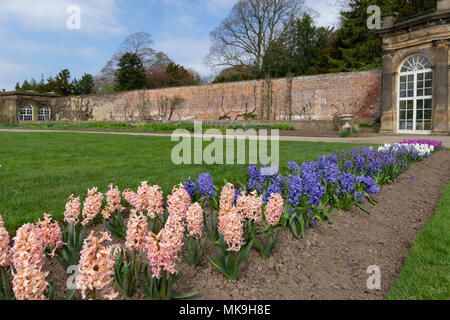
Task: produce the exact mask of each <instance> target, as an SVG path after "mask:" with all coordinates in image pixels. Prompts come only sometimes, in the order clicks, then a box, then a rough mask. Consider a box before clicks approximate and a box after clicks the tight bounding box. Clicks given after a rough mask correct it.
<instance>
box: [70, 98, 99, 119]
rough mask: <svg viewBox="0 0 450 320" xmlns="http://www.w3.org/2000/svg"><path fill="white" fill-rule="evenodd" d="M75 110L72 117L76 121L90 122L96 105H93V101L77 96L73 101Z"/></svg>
mask: <svg viewBox="0 0 450 320" xmlns="http://www.w3.org/2000/svg"><path fill="white" fill-rule="evenodd" d="M73 102H74V105H75V106H74V108H73V110H72V115H73V118H74V119H77V120H79V121H88V120H90V119H92V113H93V107H94V106H95V105H94V104H91V100H90V99H88V98H84V97H83V96H77V97H75V98H74V99H73Z"/></svg>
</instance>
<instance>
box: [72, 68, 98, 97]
mask: <svg viewBox="0 0 450 320" xmlns="http://www.w3.org/2000/svg"><path fill="white" fill-rule="evenodd" d="M72 86H73V94H75V95H83V94H92V93H94V86H95V80H94V77H93V76H92V75H91V74H88V73H85V74H84V75H83V76H82V77H81V79H80V80H77V79H74V80H73V83H72Z"/></svg>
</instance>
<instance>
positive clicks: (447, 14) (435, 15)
mask: <svg viewBox="0 0 450 320" xmlns="http://www.w3.org/2000/svg"><path fill="white" fill-rule="evenodd" d="M395 15H396V13H395V12H393V13H389V14H384V15H383V18H384V21H386V17H388V16H390V17H391V19H392V18H393V20H392V21H393V24H388V23H385V22H384V21H383V26H382V28H381V29H379V30H377V33H378V34H386V33H390V32H394V31H398V30H402V29H408V28H410V27H413V26H418V25H422V24H427V23H430V22H435V23H436V22H437V23H439V24H448V23H449V20H450V10H441V11H432V12H427V13H424V14H420V15H417V16H414V17H411V18H409V19H405V20H401V21H395V18H394V17H395ZM391 19H389V20H391Z"/></svg>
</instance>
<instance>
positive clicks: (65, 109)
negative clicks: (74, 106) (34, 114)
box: [50, 97, 72, 121]
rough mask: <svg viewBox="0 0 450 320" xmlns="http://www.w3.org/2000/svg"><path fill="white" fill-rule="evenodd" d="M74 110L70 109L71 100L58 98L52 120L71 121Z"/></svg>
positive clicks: (53, 109)
mask: <svg viewBox="0 0 450 320" xmlns="http://www.w3.org/2000/svg"><path fill="white" fill-rule="evenodd" d="M71 113H72V110H71V108H70V100H69V99H68V98H67V97H59V98H56V101H55V105H54V106H53V107H52V112H51V114H50V117H51V118H50V119H51V120H52V121H59V120H62V119H70V118H71V115H72V114H71Z"/></svg>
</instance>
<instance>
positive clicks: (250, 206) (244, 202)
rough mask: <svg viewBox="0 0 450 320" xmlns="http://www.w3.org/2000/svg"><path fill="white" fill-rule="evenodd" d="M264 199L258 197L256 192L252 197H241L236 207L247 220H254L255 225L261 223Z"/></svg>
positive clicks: (244, 195)
mask: <svg viewBox="0 0 450 320" xmlns="http://www.w3.org/2000/svg"><path fill="white" fill-rule="evenodd" d="M262 205H263V200H262V197H258V195H257V194H256V191H253V192H252V193H251V194H250V195H246V194H243V195H240V196H239V197H238V199H237V201H236V207H237V208H238V210H239V213H241V214H242V215H243V216H244V217H245V218H247V219H250V220H253V221H254V222H255V223H260V222H261V215H262Z"/></svg>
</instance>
